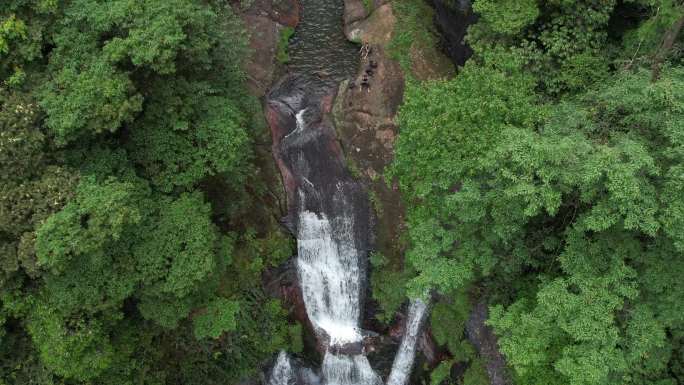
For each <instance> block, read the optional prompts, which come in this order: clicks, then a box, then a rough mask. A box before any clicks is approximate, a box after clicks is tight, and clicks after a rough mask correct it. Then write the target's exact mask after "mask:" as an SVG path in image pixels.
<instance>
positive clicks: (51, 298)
mask: <svg viewBox="0 0 684 385" xmlns="http://www.w3.org/2000/svg"><path fill="white" fill-rule="evenodd" d="M246 53H247V41H246V37H245V34H244V32H243V28H242V26H241V25H240V21H239V19H238V17H237V16H236V15H235V14H234V13H233V11H232V10H231V7H230V6H229V4H228V2H226V1H222V0H214V1H207V2H192V1H181V0H172V1H158V0H145V1H133V2H131V1H125V0H120V1H119V0H116V1H107V2H102V1H96V0H71V1H49V0H31V1H24V0H9V1H6V2H3V6H2V9H0V82H1V83H0V164H1V165H2V166H0V383H1V384H53V383H54V384H81V383H82V384H86V383H87V384H94V383H97V384H133V383H136V384H143V383H144V384H164V383H182V384H195V383H197V384H200V383H201V384H210V383H216V384H219V383H220V384H227V383H233V382H235V381H237V380H238V379H240V378H242V377H243V376H245V375H246V374H251V373H254V372H255V371H256V370H258V368H259V365H260V364H261V362H262V361H263V360H264V359H266V358H268V357H270V355H271V354H272V352H273V351H275V350H277V349H279V348H282V347H284V346H287V345H288V344H289V343H290V340H294V341H296V340H297V338H298V336H297V333H298V330H299V329H297V328H296V327H294V326H292V327H291V326H289V325H288V322H287V319H286V312H285V311H284V310H283V309H282V307H281V305H280V303H279V302H277V301H275V300H272V299H269V298H268V297H267V296H266V295H265V294H264V293H263V290H262V288H261V285H260V272H261V270H262V269H263V268H264V267H265V266H267V265H270V264H273V263H277V262H279V261H282V260H283V259H284V258H285V257H287V256H289V255H290V253H291V244H290V241H289V240H288V239H287V238H285V237H284V236H282V235H280V234H279V233H278V232H277V228H276V227H275V226H273V221H272V220H271V219H270V217H271V216H270V215H269V214H268V213H266V214H258V213H257V212H255V210H257V211H258V210H264V209H263V208H261V209H260V208H258V206H260V205H259V204H255V203H256V202H255V200H258V199H260V197H262V196H264V195H265V194H266V192H265V189H264V187H263V185H264V183H265V182H264V181H263V180H260V179H258V178H256V177H255V175H256V174H257V172H258V170H257V168H256V166H255V165H254V162H253V159H254V153H253V151H252V148H253V138H254V136H255V135H257V134H258V132H257V128H258V127H255V126H253V123H252V122H253V121H256V120H252V118H253V115H254V114H255V113H256V112H257V108H256V106H257V105H258V104H257V102H256V100H254V99H252V97H250V96H249V95H248V94H247V92H246V89H245V87H244V78H245V75H244V73H243V72H242V62H243V58H244V57H245V54H246ZM216 189H220V190H221V194H220V196H217V194H210V193H211V191H214V190H216ZM247 189H249V191H248V190H247ZM254 207H257V208H256V209H255V208H254ZM245 212H252V215H251V216H245V215H244V213H245ZM264 218H266V219H264ZM250 221H251V222H250ZM274 229H276V230H274Z"/></svg>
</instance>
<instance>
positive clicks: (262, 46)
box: [241, 0, 302, 96]
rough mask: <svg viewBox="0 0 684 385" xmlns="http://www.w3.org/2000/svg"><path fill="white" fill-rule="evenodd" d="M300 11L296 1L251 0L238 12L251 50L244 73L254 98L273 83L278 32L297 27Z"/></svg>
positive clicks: (263, 92) (297, 0)
mask: <svg viewBox="0 0 684 385" xmlns="http://www.w3.org/2000/svg"><path fill="white" fill-rule="evenodd" d="M301 11H302V9H301V5H300V3H299V0H253V1H252V2H251V4H250V5H249V8H247V9H245V10H244V11H242V12H241V15H242V19H243V20H244V22H245V27H246V28H247V33H248V34H249V45H250V48H251V50H252V55H251V56H250V57H249V59H248V61H247V63H246V64H245V70H246V72H247V76H248V85H249V88H250V90H251V92H252V93H253V94H254V95H256V96H263V95H264V94H265V93H266V91H267V90H268V89H269V87H270V86H271V84H272V83H273V80H274V79H273V77H274V73H275V71H276V61H275V56H276V51H277V49H278V40H279V38H280V31H281V30H282V29H283V28H285V27H292V28H294V27H296V26H297V24H299V21H300V18H301Z"/></svg>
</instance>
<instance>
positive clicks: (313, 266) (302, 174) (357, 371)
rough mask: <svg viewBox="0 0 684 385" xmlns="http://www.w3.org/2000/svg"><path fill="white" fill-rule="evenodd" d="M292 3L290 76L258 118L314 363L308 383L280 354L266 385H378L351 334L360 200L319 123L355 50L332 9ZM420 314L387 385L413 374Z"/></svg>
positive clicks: (358, 300)
mask: <svg viewBox="0 0 684 385" xmlns="http://www.w3.org/2000/svg"><path fill="white" fill-rule="evenodd" d="M300 1H301V3H302V6H303V8H304V17H303V21H302V24H301V25H300V27H298V29H297V33H296V34H295V42H294V43H293V44H292V46H291V48H292V52H291V57H292V63H291V65H292V67H291V68H290V69H291V71H292V73H293V74H292V75H289V76H286V77H285V78H284V79H282V80H281V81H280V82H279V83H278V84H276V85H275V86H274V87H273V89H272V90H271V92H270V93H269V95H268V96H267V108H266V116H267V118H268V120H269V125H270V126H271V131H272V134H273V153H274V156H275V158H276V161H277V163H278V167H279V168H280V171H281V174H282V176H283V182H284V185H285V188H286V191H287V195H288V215H287V217H286V218H284V223H286V224H287V225H288V226H289V228H290V229H291V230H292V232H293V233H294V234H295V235H296V237H297V252H298V254H297V260H296V266H297V273H298V279H299V286H300V288H301V292H302V297H303V300H304V305H305V307H306V313H307V315H308V318H309V320H310V322H311V324H312V326H313V328H314V330H315V332H316V336H317V338H318V342H319V345H320V347H321V348H322V350H324V357H323V363H322V367H321V370H320V374H315V373H313V372H312V371H310V370H308V371H306V370H304V369H301V368H300V369H295V368H293V362H294V361H293V360H292V359H291V358H290V357H289V356H288V355H287V354H286V353H284V352H281V353H280V355H279V356H278V359H277V361H276V362H275V365H274V367H273V369H272V370H271V374H270V376H269V385H293V384H307V385H311V384H318V383H321V384H324V385H381V384H382V380H381V378H380V377H379V376H378V375H377V374H376V373H375V372H374V371H373V369H372V368H371V366H370V363H369V362H368V359H367V358H366V356H365V355H364V345H363V344H364V337H365V333H364V332H363V331H362V330H361V328H360V324H361V317H362V314H363V303H364V302H365V292H366V282H365V281H366V276H367V274H366V273H367V260H368V251H369V249H370V243H371V242H370V231H371V229H370V218H369V213H370V207H369V202H368V194H367V192H366V191H365V189H364V188H363V186H362V185H361V184H360V183H358V182H357V181H356V180H354V179H353V178H352V177H351V175H350V174H349V172H348V170H347V169H346V163H345V161H344V158H343V155H342V149H341V148H340V145H339V143H338V141H337V138H336V133H335V129H334V127H333V124H332V122H331V120H330V117H329V114H330V109H331V104H332V100H333V98H334V95H335V92H336V89H337V84H338V82H339V81H340V80H341V79H343V78H345V77H347V76H349V75H351V73H352V72H353V67H355V65H356V62H355V60H356V59H355V56H356V49H355V48H354V47H353V46H351V47H350V44H349V43H348V42H347V41H346V40H345V38H344V36H343V34H342V31H341V25H340V24H341V19H342V18H341V16H342V7H343V5H342V0H326V1H321V0H300ZM321 31H323V32H324V33H322V32H321ZM340 57H345V59H344V60H340ZM350 57H354V59H353V60H352V59H350ZM420 304H423V305H424V303H423V302H422V301H420V302H414V303H413V304H412V305H411V311H410V314H409V322H408V323H407V334H406V337H408V336H409V335H410V336H412V337H410V338H405V339H404V341H403V342H402V345H401V348H400V352H399V355H398V356H397V360H395V366H397V367H398V368H401V372H402V373H400V374H398V375H397V378H398V381H400V382H395V384H397V385H405V383H406V378H408V375H409V373H410V369H411V366H412V365H413V353H415V350H416V340H417V336H418V335H419V332H420V330H419V329H420V325H421V324H422V322H423V321H424V319H425V313H426V311H425V309H426V308H427V306H424V307H423V308H421V307H420ZM414 319H415V322H414ZM303 373H304V374H306V375H304V374H303ZM390 377H391V378H393V377H392V376H390ZM402 378H403V380H402Z"/></svg>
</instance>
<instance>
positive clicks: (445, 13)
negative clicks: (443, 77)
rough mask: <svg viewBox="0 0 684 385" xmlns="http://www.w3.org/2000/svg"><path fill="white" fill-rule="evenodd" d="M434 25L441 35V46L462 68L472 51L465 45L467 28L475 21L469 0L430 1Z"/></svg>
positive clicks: (475, 16) (475, 17)
mask: <svg viewBox="0 0 684 385" xmlns="http://www.w3.org/2000/svg"><path fill="white" fill-rule="evenodd" d="M432 4H433V6H434V7H435V25H436V26H437V29H438V30H439V32H440V34H441V44H442V47H443V48H444V50H445V51H446V53H447V54H448V55H449V57H450V58H451V60H452V61H453V62H454V64H456V65H457V66H463V65H464V64H465V62H466V60H468V59H469V58H470V56H472V54H473V51H472V49H470V47H469V46H468V45H467V44H466V43H465V41H464V38H465V36H466V33H467V31H468V27H469V26H470V25H471V24H473V23H475V22H476V21H477V15H475V13H473V9H472V6H471V2H470V0H456V1H445V0H432Z"/></svg>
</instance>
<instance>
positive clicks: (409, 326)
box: [387, 299, 428, 385]
mask: <svg viewBox="0 0 684 385" xmlns="http://www.w3.org/2000/svg"><path fill="white" fill-rule="evenodd" d="M427 310H428V305H427V304H426V303H425V302H424V301H422V300H420V299H414V300H412V301H411V305H410V306H409V312H408V320H406V331H405V332H404V338H403V339H402V340H401V346H399V351H398V352H397V355H396V356H395V357H394V363H393V364H392V372H391V373H390V376H389V379H388V380H387V385H406V384H407V383H408V380H409V377H410V376H411V369H412V368H413V361H414V360H415V357H416V348H417V345H418V338H419V337H420V335H421V332H422V325H423V322H425V318H426V316H427Z"/></svg>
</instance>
